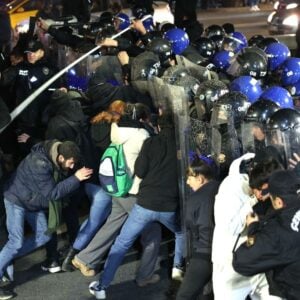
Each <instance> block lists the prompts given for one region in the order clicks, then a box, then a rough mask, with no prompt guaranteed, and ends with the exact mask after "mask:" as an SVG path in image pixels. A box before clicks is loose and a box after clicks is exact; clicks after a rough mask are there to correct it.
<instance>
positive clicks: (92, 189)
mask: <svg viewBox="0 0 300 300" xmlns="http://www.w3.org/2000/svg"><path fill="white" fill-rule="evenodd" d="M85 192H86V194H87V196H88V197H89V199H90V200H91V203H92V205H91V208H90V214H89V217H88V219H87V220H85V221H84V222H83V223H82V225H81V227H80V230H79V233H78V235H77V237H76V240H75V242H74V244H73V248H74V249H76V250H83V249H84V248H85V247H86V246H87V245H88V244H89V242H90V241H91V240H92V238H93V237H94V235H95V234H96V232H97V231H98V230H99V228H100V227H101V225H102V224H103V223H104V221H105V220H106V219H107V217H108V215H109V213H110V211H111V196H109V195H108V194H106V193H105V192H104V190H103V189H102V188H101V186H100V185H96V184H92V183H86V184H85Z"/></svg>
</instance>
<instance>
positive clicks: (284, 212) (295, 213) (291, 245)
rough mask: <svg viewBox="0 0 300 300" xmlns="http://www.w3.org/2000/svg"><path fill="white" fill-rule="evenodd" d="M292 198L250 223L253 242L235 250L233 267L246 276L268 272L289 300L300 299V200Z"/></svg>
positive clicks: (295, 197)
mask: <svg viewBox="0 0 300 300" xmlns="http://www.w3.org/2000/svg"><path fill="white" fill-rule="evenodd" d="M292 198H293V199H291V198H290V199H289V203H288V204H287V207H285V208H282V209H279V210H275V211H274V212H273V213H272V214H270V215H268V216H267V217H266V218H265V219H263V220H261V221H260V222H255V223H252V224H251V225H250V226H249V228H248V236H251V237H252V240H253V243H251V244H249V243H248V244H247V243H243V244H242V245H241V246H240V247H239V248H238V249H237V250H236V251H235V253H234V256H233V268H234V269H235V271H236V272H238V273H240V274H242V275H244V276H252V275H254V274H258V273H263V272H266V273H267V278H269V276H270V278H271V279H272V283H273V284H275V285H277V286H276V289H277V290H278V291H280V292H281V293H282V294H283V296H284V297H285V298H286V299H287V300H299V299H300V235H299V231H300V200H299V198H298V196H296V195H295V196H294V197H292ZM268 275H269V276H268Z"/></svg>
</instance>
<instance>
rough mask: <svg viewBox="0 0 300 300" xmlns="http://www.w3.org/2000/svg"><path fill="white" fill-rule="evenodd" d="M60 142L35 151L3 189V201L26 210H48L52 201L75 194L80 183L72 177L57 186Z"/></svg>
mask: <svg viewBox="0 0 300 300" xmlns="http://www.w3.org/2000/svg"><path fill="white" fill-rule="evenodd" d="M56 142H57V141H46V142H44V143H39V144H37V145H35V146H33V147H32V150H31V152H30V153H29V154H28V155H27V156H26V157H25V158H24V159H23V160H22V162H21V163H20V165H19V166H18V168H17V170H16V172H15V173H14V174H13V176H12V178H11V179H10V180H9V182H8V183H7V184H6V186H5V188H4V198H5V199H6V200H8V201H11V202H13V203H15V204H16V205H19V206H21V207H23V208H25V209H27V210H30V211H38V210H43V209H47V208H48V206H49V201H50V200H58V199H61V198H63V197H65V196H66V195H68V194H69V193H71V192H73V191H75V190H76V189H77V188H78V187H79V185H80V181H79V180H78V179H77V178H76V177H75V176H74V175H72V176H70V177H68V178H66V179H65V180H62V181H60V182H58V183H56V182H55V180H54V169H55V168H58V166H57V165H56V164H55V162H54V161H53V159H52V158H51V157H55V158H56V156H55V155H53V154H54V151H55V148H57V143H56Z"/></svg>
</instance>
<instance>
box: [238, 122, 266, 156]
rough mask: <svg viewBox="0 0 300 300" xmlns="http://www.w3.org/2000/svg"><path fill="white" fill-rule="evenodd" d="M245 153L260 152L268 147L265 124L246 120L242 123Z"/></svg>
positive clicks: (242, 140) (242, 139)
mask: <svg viewBox="0 0 300 300" xmlns="http://www.w3.org/2000/svg"><path fill="white" fill-rule="evenodd" d="M241 142H242V146H243V153H247V152H252V153H258V152H261V151H264V150H265V148H266V128H265V126H264V125H263V124H261V123H257V122H252V121H244V122H243V123H242V124H241Z"/></svg>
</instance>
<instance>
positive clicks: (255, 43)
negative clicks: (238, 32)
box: [248, 34, 265, 47]
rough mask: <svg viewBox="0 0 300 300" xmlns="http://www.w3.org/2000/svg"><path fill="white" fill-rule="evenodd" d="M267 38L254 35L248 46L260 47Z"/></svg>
mask: <svg viewBox="0 0 300 300" xmlns="http://www.w3.org/2000/svg"><path fill="white" fill-rule="evenodd" d="M264 38H265V37H264V36H263V35H261V34H256V35H253V36H252V37H251V38H250V39H249V40H248V46H249V47H254V46H256V47H258V44H259V43H261V42H262V41H263V39H264Z"/></svg>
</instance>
